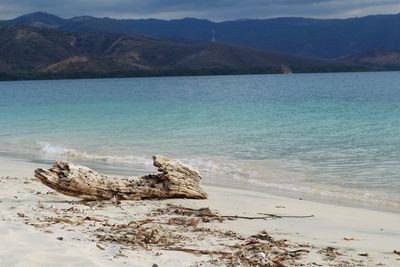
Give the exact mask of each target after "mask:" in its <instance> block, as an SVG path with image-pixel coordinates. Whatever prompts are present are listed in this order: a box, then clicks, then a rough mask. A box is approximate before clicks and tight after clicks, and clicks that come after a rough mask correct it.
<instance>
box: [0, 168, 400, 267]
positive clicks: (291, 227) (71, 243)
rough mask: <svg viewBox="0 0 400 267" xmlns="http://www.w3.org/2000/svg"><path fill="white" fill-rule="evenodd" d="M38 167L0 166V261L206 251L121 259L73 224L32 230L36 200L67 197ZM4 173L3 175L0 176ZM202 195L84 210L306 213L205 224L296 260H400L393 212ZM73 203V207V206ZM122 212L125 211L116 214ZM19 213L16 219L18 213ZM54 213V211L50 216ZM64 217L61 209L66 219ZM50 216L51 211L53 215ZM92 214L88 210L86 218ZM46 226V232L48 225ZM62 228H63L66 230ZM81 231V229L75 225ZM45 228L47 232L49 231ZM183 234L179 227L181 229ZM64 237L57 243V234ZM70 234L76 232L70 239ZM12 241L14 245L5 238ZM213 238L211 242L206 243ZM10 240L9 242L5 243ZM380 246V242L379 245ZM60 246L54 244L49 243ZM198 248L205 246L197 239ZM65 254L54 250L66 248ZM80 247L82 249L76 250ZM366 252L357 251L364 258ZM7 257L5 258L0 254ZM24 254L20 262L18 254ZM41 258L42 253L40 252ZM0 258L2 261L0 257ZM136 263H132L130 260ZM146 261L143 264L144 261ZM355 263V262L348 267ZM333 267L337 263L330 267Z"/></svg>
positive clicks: (172, 261) (60, 202)
mask: <svg viewBox="0 0 400 267" xmlns="http://www.w3.org/2000/svg"><path fill="white" fill-rule="evenodd" d="M38 167H45V168H47V167H48V166H47V165H41V164H37V163H24V164H21V162H18V161H14V162H11V161H10V162H7V164H4V162H3V164H0V177H2V179H0V188H1V190H2V191H3V192H2V197H1V198H0V206H2V208H1V213H0V219H1V221H0V233H2V236H5V239H6V240H10V242H3V245H1V246H0V251H2V253H4V255H3V257H2V258H3V259H4V262H3V264H0V265H2V266H15V265H24V264H27V263H30V265H31V266H43V265H45V264H47V265H49V264H50V265H51V264H52V263H53V264H55V263H57V264H58V265H59V263H60V262H63V261H65V260H66V258H69V257H71V258H73V259H74V260H76V263H85V264H87V265H88V266H107V265H110V261H112V264H113V265H114V266H119V265H123V264H124V262H126V263H129V264H130V265H132V264H133V265H134V266H151V264H153V263H157V264H159V265H160V266H173V265H191V264H194V263H196V262H199V261H200V262H201V261H206V260H207V257H205V256H196V255H192V254H189V253H184V252H176V251H174V252H173V251H164V250H163V251H162V255H158V256H157V255H156V254H157V253H156V254H154V253H150V252H149V251H147V252H146V251H141V250H130V251H128V252H124V255H125V254H126V257H116V258H115V257H114V256H115V255H118V251H117V250H116V249H117V248H116V247H115V246H113V245H108V244H107V245H106V246H104V245H101V246H102V247H103V246H104V247H106V249H104V250H103V249H99V248H98V247H96V245H95V244H93V242H89V241H90V240H89V239H90V236H89V238H88V240H77V239H76V238H77V237H76V235H77V234H78V235H79V234H80V233H79V231H80V230H79V229H81V228H79V227H81V226H79V227H78V226H74V227H73V228H72V229H70V230H76V231H78V233H76V232H68V227H67V225H66V226H60V224H55V225H48V224H47V223H46V227H48V228H46V229H47V230H48V232H46V231H44V232H43V229H41V228H37V229H35V227H33V226H32V225H34V224H35V223H37V221H39V220H40V219H41V218H43V217H45V216H50V214H52V213H51V212H50V210H46V209H45V210H43V211H41V210H40V209H38V206H37V205H38V203H43V204H42V205H43V206H45V207H48V209H54V207H57V209H61V208H62V207H65V206H68V205H71V204H68V205H67V203H66V202H65V201H66V200H68V201H70V200H72V199H71V198H69V197H66V196H63V195H60V194H58V193H54V192H52V190H49V189H48V188H47V187H45V186H43V185H42V184H40V183H39V182H37V181H36V180H35V179H32V178H23V177H32V173H33V170H34V169H35V168H38ZM6 176H8V177H9V178H5V177H6ZM204 188H205V190H206V191H207V192H208V193H209V199H207V200H185V199H172V200H160V201H138V202H124V203H122V204H121V207H120V208H116V207H111V208H105V209H102V208H95V209H87V210H85V213H84V214H85V215H86V214H87V213H88V214H94V215H95V216H97V218H100V216H106V217H110V218H112V219H114V218H115V219H117V218H118V220H119V221H126V217H127V216H128V217H129V216H132V215H131V212H132V213H137V214H139V215H137V216H139V217H140V216H143V214H144V213H146V212H149V211H150V210H152V209H155V208H160V207H162V206H163V205H170V204H173V205H182V206H186V207H190V208H196V209H199V208H204V207H209V208H210V209H211V210H213V211H217V212H218V214H221V215H241V216H257V215H258V213H273V214H276V215H282V216H303V215H314V216H315V217H312V218H301V219H300V218H280V219H271V220H270V219H268V220H233V221H230V220H227V221H225V222H224V223H210V224H205V225H207V227H211V228H212V229H217V230H224V231H225V230H228V231H234V232H235V233H239V234H240V235H243V236H249V235H253V234H256V233H258V232H260V231H262V230H266V231H268V233H269V234H270V235H271V236H273V237H274V238H276V239H287V240H289V241H290V242H294V243H296V244H297V243H301V244H308V245H309V246H310V250H312V251H311V253H309V254H308V255H307V256H303V258H301V259H299V262H306V263H307V262H308V263H311V262H313V263H316V264H322V265H324V264H327V263H330V264H339V263H340V262H343V261H345V262H348V263H349V265H344V266H354V265H355V264H356V263H357V262H358V263H359V264H360V265H361V266H376V265H377V264H380V263H382V264H384V265H385V266H394V265H396V264H399V263H400V256H398V255H396V254H394V253H393V251H394V250H399V249H400V241H399V240H400V230H399V229H398V222H399V221H400V214H396V213H390V212H383V211H374V210H367V209H361V208H352V207H343V206H338V205H332V204H325V203H319V202H313V201H308V200H299V199H292V198H287V197H282V196H275V195H271V194H267V193H260V192H254V191H246V190H240V189H233V188H223V187H218V186H210V185H205V186H204ZM73 207H74V206H73ZM123 210H125V211H124V212H128V211H129V210H130V211H131V212H128V213H127V214H129V215H127V214H125V213H124V212H123ZM21 214H23V216H22V215H21ZM57 214H58V213H57ZM70 215H71V214H67V216H70ZM53 216H54V214H53ZM90 216H91V215H90ZM50 229H51V230H50ZM65 229H67V231H65ZM81 230H82V231H83V230H84V228H82V229H81ZM50 231H51V232H50ZM181 231H183V230H181ZM59 235H63V237H64V238H63V240H62V241H61V240H58V239H57V237H58V236H59ZM74 236H75V237H74ZM11 240H12V241H13V242H11ZM211 241H212V242H217V241H218V240H214V239H212V240H211ZM10 244H11V245H10ZM378 244H379V245H378ZM55 245H57V246H56V247H58V246H60V247H59V248H55ZM204 246H205V247H207V246H211V244H208V243H206V244H204ZM314 247H315V251H321V250H320V249H322V248H324V247H335V248H337V249H339V250H340V254H341V256H340V257H339V256H338V257H337V258H335V259H331V260H327V259H325V257H322V255H320V254H318V253H314V250H313V249H314ZM66 248H68V250H67V253H64V252H63V253H61V251H62V249H66ZM82 251H85V253H84V254H82ZM365 253H367V255H368V256H360V255H365ZM6 255H12V257H11V259H10V257H5V256H6ZM25 255H27V256H26V258H25V259H23V258H24V257H25ZM44 255H45V257H43V256H44ZM0 263H1V260H0ZM135 264H136V265H135ZM149 264H150V265H149ZM351 264H354V265H351ZM333 266H336V265H333Z"/></svg>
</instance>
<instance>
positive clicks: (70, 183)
mask: <svg viewBox="0 0 400 267" xmlns="http://www.w3.org/2000/svg"><path fill="white" fill-rule="evenodd" d="M153 164H154V166H155V167H157V169H158V173H155V174H148V175H144V176H141V177H135V178H115V177H108V176H105V175H102V174H100V173H98V172H96V171H94V170H92V169H90V168H88V167H84V166H80V165H77V164H74V163H70V162H65V161H57V162H55V163H54V164H53V167H52V168H50V169H49V170H45V169H41V168H40V169H36V170H35V177H36V178H38V179H39V180H40V181H41V182H42V183H43V184H44V185H46V186H48V187H50V188H52V189H54V190H56V191H58V192H60V193H62V194H64V195H68V196H73V197H78V198H81V199H84V200H112V199H114V200H116V202H118V201H119V200H141V199H151V198H153V199H154V198H155V199H165V198H191V199H206V198H207V193H206V192H204V190H203V189H202V188H201V186H200V181H201V179H202V177H201V176H200V174H199V173H198V172H197V171H195V170H193V169H191V168H189V167H187V166H184V165H182V164H181V163H179V162H176V161H172V160H170V159H168V158H166V157H163V156H153Z"/></svg>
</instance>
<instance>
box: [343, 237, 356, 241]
mask: <svg viewBox="0 0 400 267" xmlns="http://www.w3.org/2000/svg"><path fill="white" fill-rule="evenodd" d="M343 240H346V241H354V240H356V239H355V238H354V237H344V238H343Z"/></svg>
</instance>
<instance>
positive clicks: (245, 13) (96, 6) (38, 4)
mask: <svg viewBox="0 0 400 267" xmlns="http://www.w3.org/2000/svg"><path fill="white" fill-rule="evenodd" d="M35 11H44V12H48V13H52V14H55V15H58V16H61V17H64V18H69V17H75V16H82V15H89V16H96V17H112V18H161V19H176V18H185V17H195V18H204V19H210V20H213V21H222V20H232V19H246V18H258V19H260V18H272V17H287V16H295V17H313V18H348V17H360V16H365V15H371V14H395V13H400V0H192V1H189V0H0V19H9V18H14V17H16V16H20V15H23V14H27V13H31V12H35Z"/></svg>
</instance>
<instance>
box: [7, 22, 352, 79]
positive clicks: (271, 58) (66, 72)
mask: <svg viewBox="0 0 400 267" xmlns="http://www.w3.org/2000/svg"><path fill="white" fill-rule="evenodd" d="M282 65H285V66H288V67H290V68H291V69H292V70H293V71H294V72H305V71H317V70H319V71H323V70H325V71H332V70H333V71H335V70H341V69H343V68H349V67H353V66H350V64H343V63H341V62H336V61H328V60H320V59H313V58H305V57H301V56H292V55H286V54H279V53H271V52H267V51H264V50H257V49H253V48H246V47H239V46H229V45H222V44H210V43H192V42H176V41H168V40H158V39H153V38H148V37H142V36H128V35H120V34H110V33H93V32H92V33H71V32H62V31H59V30H54V29H49V28H48V27H45V28H43V27H42V28H37V27H27V26H0V72H1V73H2V76H3V77H4V76H7V75H8V76H10V75H11V76H15V77H32V76H33V77H51V76H55V77H70V76H71V77H80V76H84V77H85V76H118V75H122V76H135V75H186V74H215V73H277V72H281V70H282Z"/></svg>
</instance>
